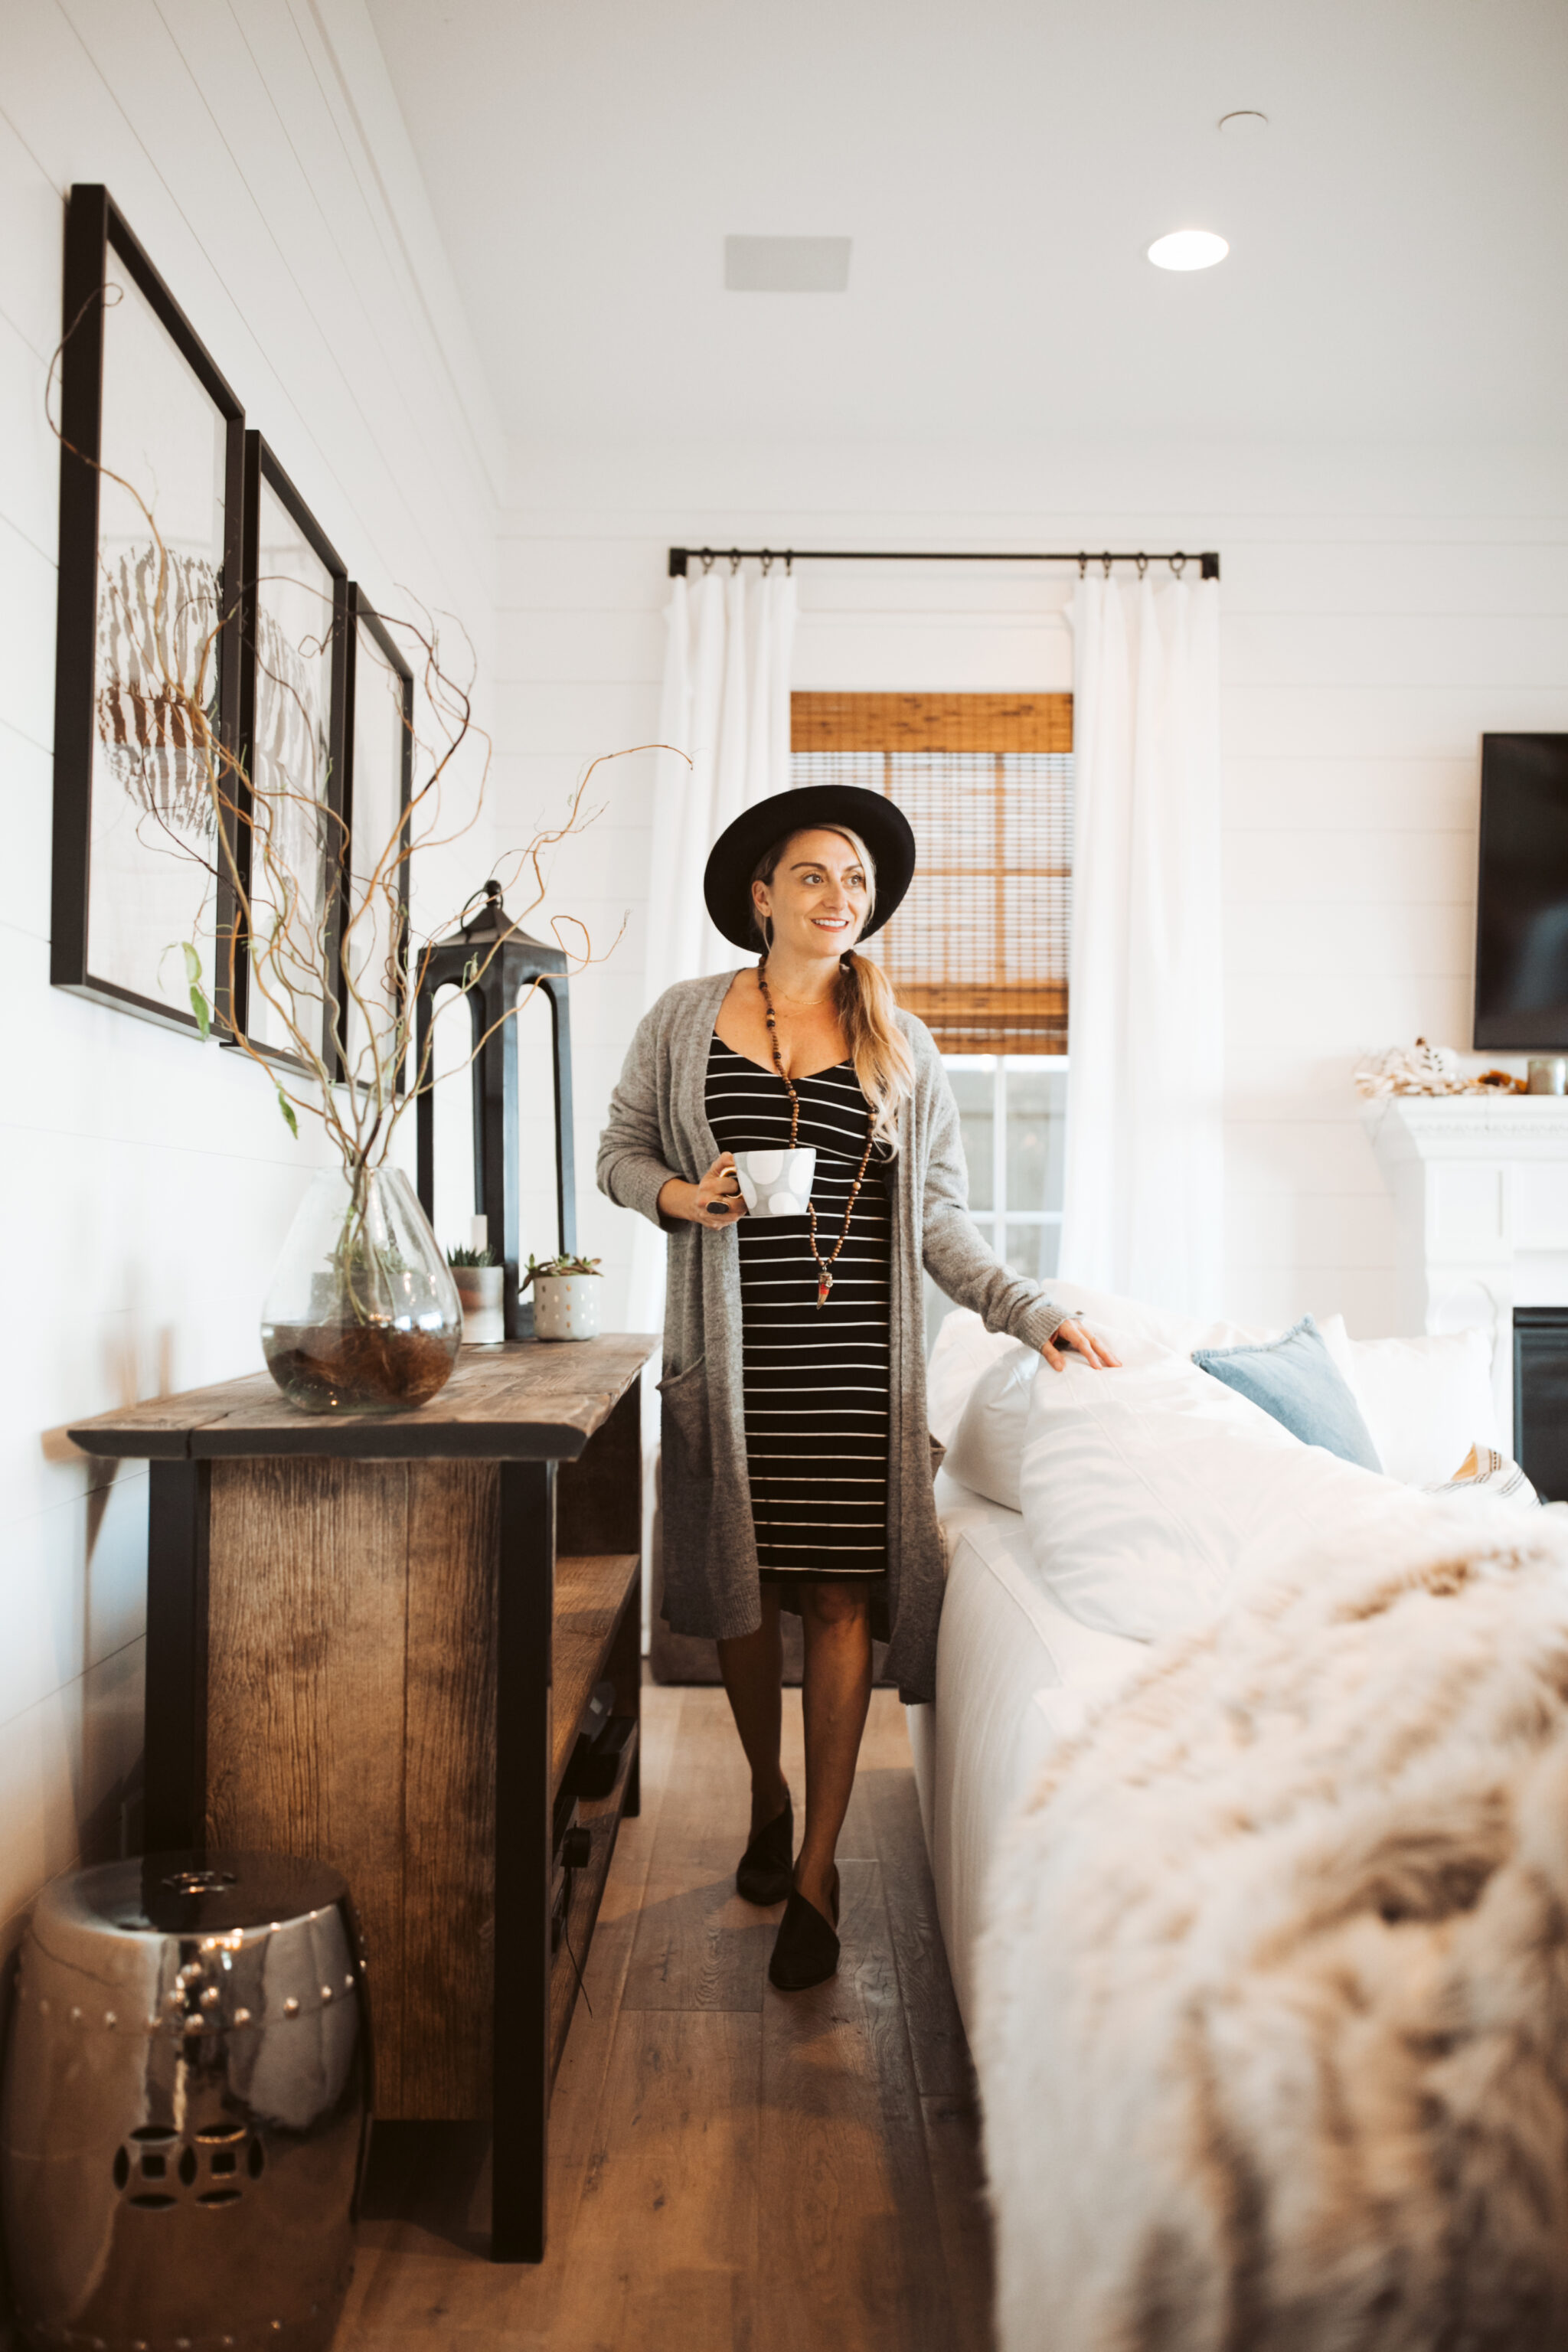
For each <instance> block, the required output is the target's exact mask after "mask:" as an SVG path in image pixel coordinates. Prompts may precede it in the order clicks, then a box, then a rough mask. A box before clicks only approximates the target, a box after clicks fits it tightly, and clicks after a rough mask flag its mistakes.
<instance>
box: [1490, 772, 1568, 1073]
mask: <svg viewBox="0 0 1568 2352" xmlns="http://www.w3.org/2000/svg"><path fill="white" fill-rule="evenodd" d="M1475 1042H1476V1047H1477V1050H1478V1052H1489V1053H1504V1054H1509V1053H1515V1054H1523V1053H1531V1052H1542V1051H1544V1052H1550V1053H1556V1054H1562V1053H1568V735H1483V736H1482V738H1481V856H1480V877H1479V887H1478V889H1477V892H1476V1038H1475Z"/></svg>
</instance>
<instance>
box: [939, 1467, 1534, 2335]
mask: <svg viewBox="0 0 1568 2352" xmlns="http://www.w3.org/2000/svg"><path fill="white" fill-rule="evenodd" d="M1419 1514H1420V1516H1419V1517H1418V1519H1417V1520H1413V1522H1412V1530H1411V1534H1410V1537H1409V1539H1408V1541H1405V1539H1404V1538H1400V1542H1401V1545H1402V1549H1399V1550H1398V1551H1397V1553H1396V1554H1391V1553H1390V1551H1389V1550H1388V1549H1386V1548H1385V1549H1384V1556H1383V1557H1382V1559H1375V1560H1373V1559H1368V1558H1367V1557H1366V1555H1365V1553H1364V1551H1363V1554H1362V1556H1361V1557H1360V1558H1357V1559H1345V1558H1339V1559H1324V1558H1322V1557H1321V1555H1320V1556H1319V1557H1317V1558H1316V1559H1310V1560H1306V1561H1304V1562H1302V1563H1301V1564H1300V1567H1299V1568H1298V1569H1297V1570H1295V1571H1294V1572H1293V1573H1292V1574H1291V1575H1290V1576H1289V1578H1287V1579H1285V1580H1282V1581H1280V1582H1279V1583H1277V1584H1275V1585H1274V1586H1272V1587H1271V1588H1270V1589H1269V1590H1268V1591H1267V1592H1265V1593H1262V1594H1259V1595H1257V1596H1254V1597H1253V1598H1252V1599H1251V1601H1248V1602H1247V1603H1246V1604H1245V1605H1241V1606H1238V1607H1237V1608H1236V1609H1235V1610H1234V1611H1233V1612H1232V1613H1231V1614H1230V1615H1228V1616H1227V1617H1226V1618H1225V1619H1223V1620H1222V1621H1221V1622H1218V1623H1217V1624H1216V1625H1215V1626H1214V1627H1212V1628H1210V1629H1209V1630H1208V1631H1206V1632H1205V1633H1202V1634H1199V1635H1196V1636H1194V1637H1191V1638H1189V1639H1188V1640H1186V1641H1185V1642H1184V1643H1181V1644H1178V1645H1170V1646H1167V1647H1166V1648H1164V1649H1163V1651H1162V1652H1161V1653H1160V1654H1159V1655H1158V1657H1157V1659H1156V1661H1155V1662H1154V1663H1153V1664H1152V1666H1151V1668H1150V1669H1149V1670H1148V1671H1147V1672H1146V1673H1145V1675H1143V1676H1142V1678H1141V1680H1140V1681H1139V1683H1138V1684H1137V1685H1136V1686H1135V1687H1133V1688H1131V1690H1129V1691H1127V1692H1125V1693H1124V1694H1123V1695H1122V1696H1120V1697H1119V1698H1117V1699H1115V1700H1113V1701H1112V1702H1111V1703H1110V1706H1109V1707H1108V1708H1107V1710H1106V1711H1105V1712H1104V1713H1103V1714H1102V1715H1101V1716H1100V1717H1099V1719H1098V1721H1097V1722H1096V1723H1094V1724H1093V1725H1091V1726H1090V1727H1089V1729H1088V1730H1087V1731H1086V1732H1085V1734H1084V1735H1083V1736H1082V1737H1081V1738H1079V1740H1077V1741H1076V1742H1075V1743H1074V1744H1073V1745H1072V1747H1071V1748H1069V1749H1068V1750H1067V1751H1066V1752H1064V1753H1063V1754H1062V1755H1061V1756H1059V1757H1058V1759H1056V1761H1055V1764H1054V1766H1053V1768H1052V1769H1051V1770H1050V1772H1049V1774H1048V1776H1047V1780H1046V1782H1045V1784H1044V1785H1043V1786H1042V1788H1041V1789H1040V1790H1038V1791H1037V1794H1036V1796H1035V1797H1034V1799H1033V1800H1032V1801H1031V1803H1030V1804H1029V1805H1028V1807H1027V1808H1026V1811H1025V1812H1024V1814H1023V1815H1022V1817H1021V1818H1020V1819H1019V1821H1018V1822H1016V1824H1015V1825H1014V1829H1013V1832H1012V1834H1011V1836H1010V1839H1009V1840H1008V1841H1007V1842H1006V1843H1005V1848H1004V1852H1003V1855H1002V1859H1001V1863H1000V1865H999V1869H998V1873H997V1877H996V1879H995V1881H994V1885H993V1887H992V1895H991V1906H990V1912H989V1921H988V1927H987V1930H986V1934H985V1936H984V1939H983V1943H982V1948H981V1952H980V1956H979V1966H980V1973H979V1984H980V1993H979V2003H978V2007H979V2019H978V2030H977V2033H976V2053H975V2054H976V2059H977V2063H978V2065H979V2070H980V2078H981V2090H982V2095H983V2098H984V2111H985V2129H986V2152H987V2164H988V2168H989V2173H990V2178H991V2182H992V2197H993V2202H994V2210H995V2214H996V2221H997V2270H998V2280H997V2287H998V2297H997V2300H998V2336H999V2341H1000V2343H1001V2345H1002V2347H1004V2352H1266V2347H1267V2352H1363V2347H1364V2352H1374V2348H1375V2352H1438V2347H1441V2352H1547V2347H1552V2352H1558V2347H1565V2346H1568V1534H1564V1532H1563V1531H1561V1530H1560V1528H1559V1527H1558V1526H1557V1524H1556V1520H1557V1514H1555V1513H1553V1514H1552V1518H1551V1520H1548V1518H1547V1517H1546V1515H1545V1514H1542V1515H1540V1516H1539V1517H1529V1518H1526V1517H1518V1518H1515V1517H1513V1515H1511V1514H1510V1515H1503V1514H1499V1515H1498V1519H1497V1520H1496V1521H1495V1522H1489V1523H1483V1522H1481V1521H1479V1519H1478V1518H1477V1517H1474V1516H1470V1515H1466V1516H1464V1517H1459V1516H1458V1515H1457V1514H1456V1515H1453V1516H1450V1515H1449V1514H1448V1513H1447V1511H1445V1510H1444V1509H1443V1508H1442V1507H1440V1506H1437V1505H1426V1504H1422V1505H1421V1506H1419Z"/></svg>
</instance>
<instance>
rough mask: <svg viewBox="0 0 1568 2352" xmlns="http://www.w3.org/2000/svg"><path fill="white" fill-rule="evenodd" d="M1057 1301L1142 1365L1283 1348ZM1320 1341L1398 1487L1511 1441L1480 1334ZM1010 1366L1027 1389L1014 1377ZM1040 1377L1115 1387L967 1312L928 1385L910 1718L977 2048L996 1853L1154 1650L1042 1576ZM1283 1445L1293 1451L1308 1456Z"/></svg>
mask: <svg viewBox="0 0 1568 2352" xmlns="http://www.w3.org/2000/svg"><path fill="white" fill-rule="evenodd" d="M1053 1295H1054V1296H1055V1297H1058V1299H1059V1300H1060V1301H1061V1302H1062V1303H1063V1304H1065V1305H1067V1306H1068V1307H1071V1308H1072V1309H1073V1311H1074V1312H1075V1313H1078V1314H1079V1315H1081V1316H1082V1317H1083V1318H1085V1319H1086V1320H1087V1321H1089V1323H1090V1324H1091V1325H1093V1326H1094V1327H1096V1328H1099V1329H1100V1330H1102V1331H1105V1332H1107V1333H1108V1334H1109V1335H1110V1337H1111V1339H1113V1341H1115V1342H1117V1343H1118V1344H1119V1346H1120V1348H1121V1351H1122V1352H1123V1353H1124V1354H1125V1355H1126V1356H1127V1358H1128V1359H1129V1361H1130V1362H1131V1361H1133V1360H1136V1361H1137V1362H1139V1363H1148V1362H1150V1361H1152V1360H1153V1358H1154V1356H1155V1355H1156V1354H1158V1353H1159V1352H1161V1351H1165V1350H1168V1351H1170V1352H1171V1353H1172V1354H1173V1355H1174V1356H1177V1357H1180V1358H1182V1359H1184V1358H1185V1357H1187V1356H1188V1355H1190V1352H1191V1350H1192V1349H1194V1348H1195V1347H1204V1346H1208V1347H1227V1346H1236V1345H1240V1344H1245V1343H1246V1342H1247V1341H1249V1340H1257V1339H1268V1337H1270V1336H1271V1335H1270V1334H1268V1333H1266V1332H1258V1331H1249V1330H1246V1329H1243V1328H1238V1327H1237V1326H1235V1325H1231V1324H1226V1323H1204V1322H1201V1321H1198V1320H1194V1319H1193V1318H1177V1317H1171V1316H1166V1315H1163V1314H1161V1313H1159V1312H1157V1311H1156V1310H1152V1309H1150V1308H1147V1307H1143V1306H1142V1305H1140V1304H1138V1303H1136V1302H1133V1301H1130V1300H1127V1299H1121V1298H1114V1297H1108V1296H1106V1295H1104V1294H1101V1293H1099V1292H1095V1291H1091V1290H1089V1289H1086V1288H1083V1287H1082V1286H1075V1285H1072V1284H1066V1283H1058V1284H1057V1285H1054V1286H1053ZM1321 1331H1322V1336H1323V1339H1324V1341H1325V1344H1326V1345H1327V1346H1328V1348H1329V1351H1330V1353H1331V1356H1332V1357H1333V1359H1334V1360H1335V1362H1336V1364H1337V1365H1338V1366H1339V1368H1340V1370H1342V1372H1343V1373H1344V1374H1345V1376H1346V1378H1347V1380H1348V1381H1350V1383H1351V1385H1352V1391H1353V1392H1354V1393H1355V1395H1356V1398H1357V1401H1358V1402H1359V1403H1360V1405H1361V1407H1362V1411H1363V1416H1364V1418H1365V1420H1366V1423H1367V1426H1368V1429H1369V1431H1370V1433H1371V1434H1372V1437H1373V1442H1374V1444H1376V1446H1377V1450H1378V1453H1379V1454H1380V1456H1381V1458H1382V1460H1383V1462H1384V1467H1385V1469H1386V1470H1388V1471H1389V1473H1390V1474H1391V1475H1393V1476H1394V1478H1395V1479H1396V1480H1397V1482H1398V1483H1399V1484H1401V1485H1403V1486H1418V1487H1431V1486H1437V1485H1438V1484H1439V1483H1440V1482H1441V1481H1442V1480H1443V1479H1445V1478H1447V1477H1449V1476H1451V1475H1453V1474H1454V1473H1455V1472H1456V1471H1457V1470H1458V1467H1459V1465H1460V1463H1461V1461H1462V1460H1463V1458H1464V1455H1465V1454H1466V1452H1467V1451H1468V1448H1469V1447H1470V1446H1471V1445H1472V1444H1482V1445H1495V1444H1496V1443H1497V1432H1496V1429H1495V1426H1494V1407H1493V1404H1492V1401H1491V1390H1490V1368H1489V1349H1488V1348H1487V1346H1486V1343H1485V1341H1484V1340H1483V1339H1481V1337H1480V1336H1479V1334H1478V1333H1475V1332H1473V1331H1472V1332H1465V1333H1461V1334H1458V1335H1456V1336H1455V1337H1453V1338H1441V1339H1414V1340H1398V1339H1394V1340H1376V1341H1372V1342H1366V1343H1360V1344H1358V1343H1354V1342H1352V1341H1351V1340H1349V1339H1348V1338H1347V1336H1346V1334H1345V1330H1344V1326H1343V1324H1342V1321H1341V1319H1340V1318H1338V1317H1330V1318H1324V1319H1323V1321H1322V1322H1321ZM1009 1366H1011V1368H1012V1378H1011V1380H1010V1381H1008V1380H1005V1379H999V1373H1003V1372H1005V1371H1006V1370H1007V1368H1008V1367H1009ZM1035 1377H1040V1378H1044V1379H1046V1380H1055V1379H1057V1378H1058V1377H1059V1378H1062V1379H1064V1380H1072V1379H1078V1380H1093V1379H1095V1378H1102V1377H1111V1378H1114V1377H1115V1376H1114V1375H1096V1374H1092V1373H1089V1372H1088V1371H1086V1370H1074V1371H1071V1372H1069V1373H1066V1374H1062V1375H1056V1374H1053V1373H1051V1372H1049V1371H1048V1370H1044V1371H1039V1372H1037V1366H1036V1360H1033V1359H1031V1358H1029V1357H1028V1355H1027V1351H1026V1350H1024V1349H1021V1348H1020V1347H1019V1346H1018V1345H1017V1344H1016V1342H1014V1341H1011V1340H1009V1339H1005V1337H998V1336H996V1335H994V1334H991V1333H987V1332H986V1331H985V1330H984V1328H983V1327H982V1325H981V1324H980V1321H979V1318H977V1317H975V1316H973V1315H970V1314H964V1313H953V1314H950V1315H949V1317H948V1318H947V1319H946V1321H945V1322H944V1323H943V1325H942V1330H941V1331H940V1333H939V1334H938V1337H937V1342H936V1346H935V1349H933V1351H932V1357H931V1367H930V1376H929V1391H930V1404H931V1429H932V1434H933V1435H934V1436H935V1437H936V1438H937V1439H938V1441H939V1442H940V1443H941V1444H943V1445H945V1446H947V1447H948V1448H949V1449H950V1451H949V1454H948V1459H947V1462H946V1464H945V1465H944V1467H943V1469H942V1472H941V1473H940V1474H939V1476H938V1481H937V1499H938V1507H939V1511H940V1514H941V1518H942V1528H943V1532H944V1537H945V1540H946V1545H947V1552H948V1582H947V1596H946V1600H945V1602H944V1606H943V1611H942V1630H941V1635H940V1638H939V1642H938V1646H937V1677H936V1698H935V1701H934V1702H933V1703H932V1704H931V1706H918V1707H911V1708H910V1715H909V1723H910V1740H911V1744H912V1746H913V1749H914V1759H915V1774H916V1781H917V1785H918V1788H919V1791H920V1802H921V1819H922V1822H923V1824H924V1828H925V1835H926V1843H927V1847H928V1849H929V1852H930V1855H931V1872H932V1876H933V1878H934V1881H935V1886H936V1897H937V1906H938V1912H939V1916H940V1918H941V1922H942V1935H943V1938H944V1941H945V1943H946V1947H947V1953H948V1959H949V1963H950V1966H951V1968H952V1979H953V1985H954V1988H955V1990H956V1993H957V1996H958V2002H959V2008H960V2011H961V2012H962V2014H963V2020H964V2023H965V2027H966V2028H967V2029H968V2031H969V2032H970V2034H971V2038H972V2039H973V2032H974V2024H975V2018H974V1991H973V1953H974V1946H975V1939H976V1937H977V1935H978V1933H979V1931H980V1927H981V1924H982V1918H983V1911H984V1887H985V1884H986V1879H987V1875H988V1873H989V1871H990V1869H991V1865H992V1860H993V1856H994V1851H995V1847H996V1844H997V1842H998V1840H999V1838H1000V1837H1001V1835H1002V1834H1003V1832H1004V1830H1005V1825H1006V1823H1007V1822H1008V1820H1009V1818H1010V1817H1011V1815H1012V1814H1013V1813H1014V1812H1015V1811H1016V1808H1017V1806H1018V1805H1019V1803H1020V1802H1021V1801H1022V1800H1023V1799H1024V1798H1025V1797H1026V1794H1027V1793H1028V1791H1029V1790H1030V1789H1031V1788H1032V1787H1033V1786H1034V1784H1035V1783H1036V1781H1037V1780H1038V1778H1039V1775H1040V1772H1041V1770H1042V1769H1043V1767H1044V1766H1045V1764H1046V1763H1047V1760H1048V1759H1049V1757H1050V1755H1051V1753H1052V1751H1053V1750H1054V1749H1055V1748H1056V1747H1057V1746H1058V1743H1059V1742H1060V1740H1061V1739H1062V1738H1063V1737H1064V1736H1070V1735H1071V1734H1073V1733H1075V1732H1077V1731H1078V1730H1079V1728H1080V1727H1081V1726H1082V1725H1083V1723H1084V1721H1085V1719H1086V1717H1087V1716H1088V1714H1089V1711H1090V1710H1091V1708H1092V1707H1093V1706H1096V1705H1098V1704H1099V1703H1100V1702H1102V1701H1103V1700H1104V1699H1105V1698H1107V1697H1108V1696H1110V1693H1112V1692H1113V1691H1114V1690H1115V1689H1117V1688H1118V1687H1119V1686H1120V1685H1121V1684H1123V1683H1124V1682H1126V1681H1127V1680H1128V1679H1129V1677H1130V1676H1131V1675H1134V1674H1136V1673H1138V1672H1139V1671H1141V1670H1142V1667H1143V1666H1144V1665H1145V1664H1147V1663H1148V1661H1149V1657H1150V1654H1151V1652H1150V1643H1149V1641H1148V1640H1147V1639H1144V1638H1130V1637H1129V1635H1128V1634H1127V1633H1124V1632H1121V1631H1118V1630H1112V1629H1110V1628H1108V1626H1107V1625H1106V1624H1105V1623H1103V1622H1101V1623H1094V1622H1084V1619H1083V1616H1082V1615H1081V1614H1078V1613H1074V1612H1073V1610H1072V1608H1070V1607H1067V1606H1064V1605H1063V1601H1062V1598H1061V1593H1062V1590H1063V1588H1064V1586H1066V1587H1067V1588H1068V1590H1069V1591H1070V1587H1071V1582H1072V1580H1071V1577H1070V1576H1067V1577H1063V1576H1060V1575H1047V1573H1045V1572H1043V1571H1042V1568H1041V1565H1040V1561H1039V1559H1038V1558H1037V1547H1036V1546H1035V1544H1033V1543H1032V1541H1031V1538H1030V1533H1029V1528H1028V1526H1027V1524H1026V1519H1025V1517H1024V1516H1023V1514H1022V1513H1021V1511H1020V1510H1019V1509H1018V1508H1017V1507H1016V1504H1017V1502H1018V1500H1019V1499H1020V1498H1019V1496H1018V1494H1017V1475H1018V1465H1017V1459H1016V1456H1017V1453H1018V1449H1019V1446H1020V1444H1021V1442H1022V1437H1023V1433H1024V1423H1025V1420H1026V1409H1027V1403H1028V1394H1029V1386H1030V1383H1031V1382H1032V1380H1033V1379H1034V1378H1035ZM985 1386H988V1387H989V1389H990V1391H991V1396H990V1400H989V1402H988V1404H986V1405H984V1409H982V1403H981V1402H979V1401H977V1400H976V1390H977V1388H983V1387H985ZM999 1387H1000V1388H1001V1389H1002V1391H1003V1393H1002V1395H1001V1396H1000V1398H998V1396H997V1394H996V1391H997V1390H998V1388H999ZM1227 1393H1228V1392H1227ZM1237 1402H1239V1401H1237ZM1253 1410H1254V1411H1256V1408H1254V1409H1253ZM1279 1435H1280V1440H1281V1443H1282V1444H1287V1445H1294V1444H1295V1441H1294V1440H1287V1439H1285V1438H1284V1436H1283V1433H1279ZM955 1441H956V1442H955ZM1300 1453H1301V1454H1303V1455H1305V1456H1310V1457H1311V1458H1310V1460H1308V1461H1304V1462H1303V1463H1302V1464H1301V1465H1300V1475H1301V1476H1302V1477H1303V1478H1304V1479H1305V1480H1306V1482H1307V1484H1308V1486H1310V1485H1311V1484H1312V1483H1313V1482H1314V1480H1315V1479H1316V1478H1318V1477H1320V1476H1321V1477H1322V1478H1323V1479H1324V1480H1326V1481H1327V1482H1328V1483H1329V1484H1330V1485H1333V1483H1334V1482H1335V1479H1336V1474H1342V1475H1341V1483H1343V1479H1344V1478H1351V1479H1359V1478H1362V1477H1363V1476H1364V1475H1365V1474H1363V1473H1359V1472H1351V1471H1350V1470H1349V1468H1348V1465H1342V1464H1339V1463H1336V1462H1334V1461H1332V1460H1331V1457H1328V1456H1326V1455H1323V1454H1321V1452H1320V1450H1319V1449H1317V1448H1300ZM1288 1466H1292V1465H1288ZM955 1470H956V1471H959V1472H963V1471H965V1470H967V1471H969V1472H970V1474H971V1475H973V1477H974V1478H975V1479H976V1480H977V1481H978V1482H979V1484H981V1485H983V1486H985V1487H986V1488H987V1489H988V1490H989V1491H987V1492H979V1491H976V1488H975V1486H966V1485H964V1484H963V1483H962V1480H961V1477H960V1476H955V1475H953V1473H954V1471H955ZM1371 1483H1381V1482H1371ZM998 1496H1002V1497H1004V1498H1005V1499H998ZM1273 1516H1274V1517H1278V1513H1277V1512H1275V1513H1274V1514H1273ZM1313 1531H1314V1530H1313V1527H1312V1524H1311V1520H1310V1516H1309V1517H1308V1519H1307V1521H1306V1523H1305V1524H1304V1525H1301V1526H1298V1527H1297V1528H1295V1533H1296V1534H1297V1535H1298V1536H1300V1537H1302V1538H1304V1537H1305V1536H1307V1535H1309V1534H1310V1533H1312V1532H1313ZM1288 1532H1289V1531H1288ZM1287 1548H1288V1547H1287ZM1080 1605H1081V1603H1080ZM1090 1613H1091V1614H1092V1613H1093V1612H1090ZM1145 1630H1147V1628H1145Z"/></svg>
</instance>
